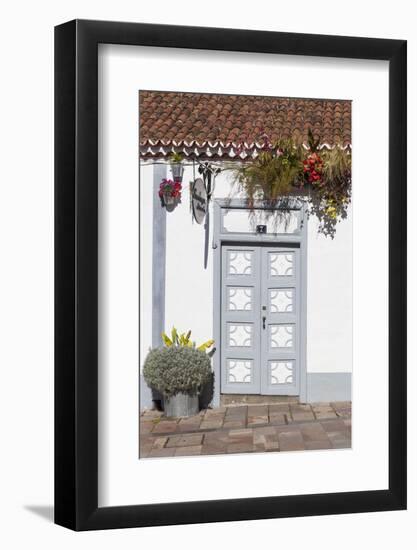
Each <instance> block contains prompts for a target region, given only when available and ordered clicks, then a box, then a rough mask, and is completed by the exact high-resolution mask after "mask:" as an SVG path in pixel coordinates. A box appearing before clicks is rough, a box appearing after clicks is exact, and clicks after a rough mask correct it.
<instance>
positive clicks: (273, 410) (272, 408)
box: [269, 403, 290, 416]
mask: <svg viewBox="0 0 417 550" xmlns="http://www.w3.org/2000/svg"><path fill="white" fill-rule="evenodd" d="M289 412H290V405H289V404H288V403H278V404H275V405H269V415H270V416H271V414H285V413H289Z"/></svg>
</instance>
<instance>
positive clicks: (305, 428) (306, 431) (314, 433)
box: [299, 422, 330, 447]
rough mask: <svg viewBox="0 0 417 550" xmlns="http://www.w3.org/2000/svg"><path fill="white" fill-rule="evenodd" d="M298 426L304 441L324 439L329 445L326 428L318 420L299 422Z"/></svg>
mask: <svg viewBox="0 0 417 550" xmlns="http://www.w3.org/2000/svg"><path fill="white" fill-rule="evenodd" d="M299 428H300V431H301V435H302V436H303V439H304V441H305V442H307V441H325V442H326V443H327V445H328V446H329V447H330V441H329V438H328V435H327V433H326V430H325V429H324V428H323V426H322V425H321V424H319V423H318V422H312V423H311V424H301V425H300V426H299Z"/></svg>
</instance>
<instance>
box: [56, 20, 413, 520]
mask: <svg viewBox="0 0 417 550" xmlns="http://www.w3.org/2000/svg"><path fill="white" fill-rule="evenodd" d="M106 43H107V44H123V45H145V46H161V47H169V48H195V49H204V50H223V51H227V50H229V51H240V52H259V53H275V54H289V55H303V56H306V55H307V56H321V57H340V58H353V59H373V60H387V61H388V62H389V344H390V345H389V403H388V406H389V488H388V489H387V490H378V491H358V492H348V493H334V494H305V495H296V496H276V497H264V498H245V499H231V500H218V501H199V502H182V503H170V504H152V505H137V506H118V507H98V498H97V494H98V475H97V472H98V467H97V465H98V448H97V435H98V408H97V405H98V390H97V386H98V351H97V335H98V330H97V325H98V315H97V306H98V292H97V277H98V260H97V258H98V250H97V246H98V223H97V222H98V219H97V218H98V212H97V204H98V151H97V146H98V131H97V128H98V108H97V105H98V76H97V73H98V71H97V67H98V65H97V52H98V44H106ZM406 48H407V43H406V41H404V40H387V39H374V38H354V37H341V36H322V35H311V34H292V33H291V34H290V33H279V32H264V31H248V30H237V29H218V28H199V27H182V26H165V25H151V24H142V23H118V22H106V21H84V20H74V21H70V22H68V23H64V24H62V25H59V26H57V27H56V28H55V522H56V523H57V524H59V525H63V526H65V527H68V528H70V529H74V530H91V529H108V528H124V527H141V526H155V525H171V524H185V523H203V522H216V521H237V520H250V519H261V518H281V517H289V516H310V515H324V514H341V513H353V512H372V511H387V510H402V509H405V508H406V431H407V424H406V113H407V106H406V84H407V83H406V55H407V54H406ZM394 344H395V345H394Z"/></svg>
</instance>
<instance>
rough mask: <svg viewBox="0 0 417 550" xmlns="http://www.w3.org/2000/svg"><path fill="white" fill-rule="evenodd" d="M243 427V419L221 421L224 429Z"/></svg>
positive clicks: (244, 425) (244, 422)
mask: <svg viewBox="0 0 417 550" xmlns="http://www.w3.org/2000/svg"><path fill="white" fill-rule="evenodd" d="M245 427H246V421H245V420H225V421H224V422H223V428H226V429H236V428H245Z"/></svg>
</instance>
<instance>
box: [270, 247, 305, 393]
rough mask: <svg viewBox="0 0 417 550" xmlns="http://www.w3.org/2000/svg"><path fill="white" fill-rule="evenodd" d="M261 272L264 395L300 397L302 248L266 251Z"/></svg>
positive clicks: (277, 248) (280, 248)
mask: <svg viewBox="0 0 417 550" xmlns="http://www.w3.org/2000/svg"><path fill="white" fill-rule="evenodd" d="M261 271H262V285H261V309H262V330H261V337H260V340H261V344H260V348H261V355H260V362H261V365H260V370H261V393H262V394H275V395H298V393H299V382H300V381H299V374H298V371H299V347H300V346H299V327H300V322H299V318H300V303H299V302H300V300H299V298H298V292H299V288H300V284H299V281H300V250H299V248H295V247H294V248H289V247H288V248H283V247H270V248H269V247H268V248H262V249H261Z"/></svg>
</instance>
